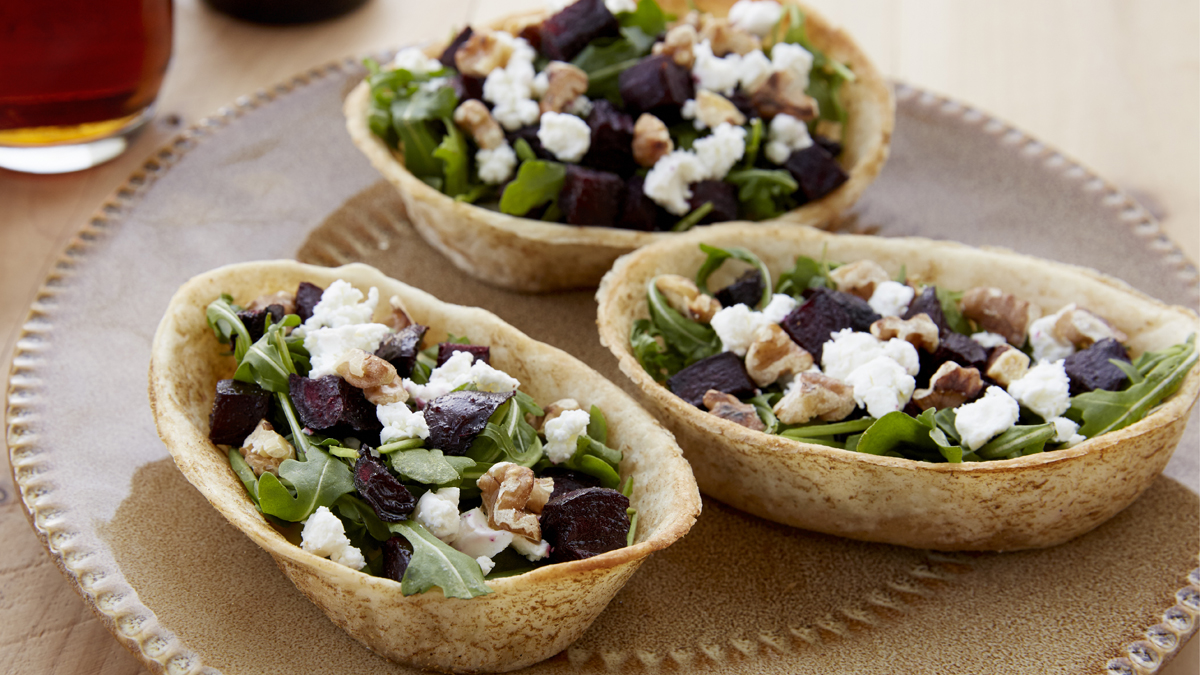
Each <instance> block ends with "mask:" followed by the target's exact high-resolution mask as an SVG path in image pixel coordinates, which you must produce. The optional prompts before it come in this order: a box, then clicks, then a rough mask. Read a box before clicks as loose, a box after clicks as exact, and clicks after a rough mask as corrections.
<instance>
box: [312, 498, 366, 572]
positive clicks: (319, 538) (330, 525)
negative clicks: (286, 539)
mask: <svg viewBox="0 0 1200 675" xmlns="http://www.w3.org/2000/svg"><path fill="white" fill-rule="evenodd" d="M300 548H303V549H304V550H305V551H308V552H309V553H311V554H313V555H317V556H321V557H322V558H329V559H330V560H332V561H333V562H335V563H337V564H339V565H345V566H346V567H349V568H350V569H352V570H361V569H362V568H363V567H366V565H367V561H366V560H365V559H364V558H363V554H362V551H360V550H358V549H357V548H355V547H354V546H351V545H350V539H349V537H347V536H346V528H345V527H344V526H343V525H342V521H341V520H340V519H338V517H337V516H335V515H333V513H332V512H331V511H330V510H329V509H328V508H327V507H324V506H318V507H317V510H316V511H313V513H312V515H310V516H309V517H308V520H305V521H304V530H303V531H301V532H300Z"/></svg>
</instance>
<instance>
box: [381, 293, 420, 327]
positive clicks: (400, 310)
mask: <svg viewBox="0 0 1200 675" xmlns="http://www.w3.org/2000/svg"><path fill="white" fill-rule="evenodd" d="M388 304H389V305H391V306H392V315H391V316H390V317H388V320H387V325H388V326H389V327H391V329H392V330H396V331H400V330H404V329H405V328H408V327H409V326H411V325H413V324H414V323H416V322H415V321H413V320H412V317H411V316H409V314H408V308H407V307H405V306H404V301H403V300H401V299H400V296H398V295H393V296H392V297H391V298H389V299H388Z"/></svg>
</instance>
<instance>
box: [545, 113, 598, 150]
mask: <svg viewBox="0 0 1200 675" xmlns="http://www.w3.org/2000/svg"><path fill="white" fill-rule="evenodd" d="M537 136H538V140H539V141H541V142H542V147H544V148H546V149H547V150H549V151H550V152H551V153H552V154H553V155H554V156H555V157H557V158H558V159H560V160H562V161H564V162H578V161H579V160H581V159H583V156H584V155H585V154H587V151H588V148H589V147H591V145H592V130H591V127H589V126H588V123H587V122H584V121H583V120H581V119H579V118H578V117H576V116H574V115H570V114H567V113H556V112H546V113H543V114H542V123H541V126H539V127H538V132H537Z"/></svg>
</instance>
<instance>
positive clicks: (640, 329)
mask: <svg viewBox="0 0 1200 675" xmlns="http://www.w3.org/2000/svg"><path fill="white" fill-rule="evenodd" d="M656 338H657V339H656ZM629 345H630V347H632V348H633V355H634V357H635V358H636V359H637V360H638V363H640V364H641V365H642V368H643V369H644V370H645V371H646V372H647V373H650V376H651V377H653V378H654V379H655V380H656V381H658V382H665V381H666V380H667V378H669V377H671V376H672V375H674V374H675V373H677V372H679V371H681V370H683V367H684V366H685V365H687V360H686V359H685V358H684V357H683V355H682V354H680V353H679V352H678V351H676V350H675V349H674V348H673V347H671V345H670V343H668V342H667V341H666V338H664V337H662V333H661V332H660V331H659V330H658V329H657V328H655V327H654V324H652V323H651V322H650V321H649V320H648V319H638V320H637V321H634V322H633V329H632V331H630V334H629Z"/></svg>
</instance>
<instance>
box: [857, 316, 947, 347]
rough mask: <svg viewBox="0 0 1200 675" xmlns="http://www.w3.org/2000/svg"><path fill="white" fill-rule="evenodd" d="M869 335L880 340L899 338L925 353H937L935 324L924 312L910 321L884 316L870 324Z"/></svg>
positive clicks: (936, 329)
mask: <svg viewBox="0 0 1200 675" xmlns="http://www.w3.org/2000/svg"><path fill="white" fill-rule="evenodd" d="M871 335H874V336H875V337H877V338H879V339H880V340H891V339H892V338H897V337H898V338H900V339H901V340H904V341H906V342H908V343H909V344H911V345H912V346H914V347H916V348H917V349H924V350H925V351H927V352H930V353H932V352H935V351H937V348H938V344H939V340H940V338H939V337H938V327H937V324H936V323H934V322H933V319H930V318H929V315H928V314H926V313H925V312H921V313H920V314H918V315H916V316H914V317H913V318H911V319H901V318H900V317H898V316H885V317H883V318H882V319H880V320H878V321H876V322H875V323H873V324H871Z"/></svg>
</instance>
